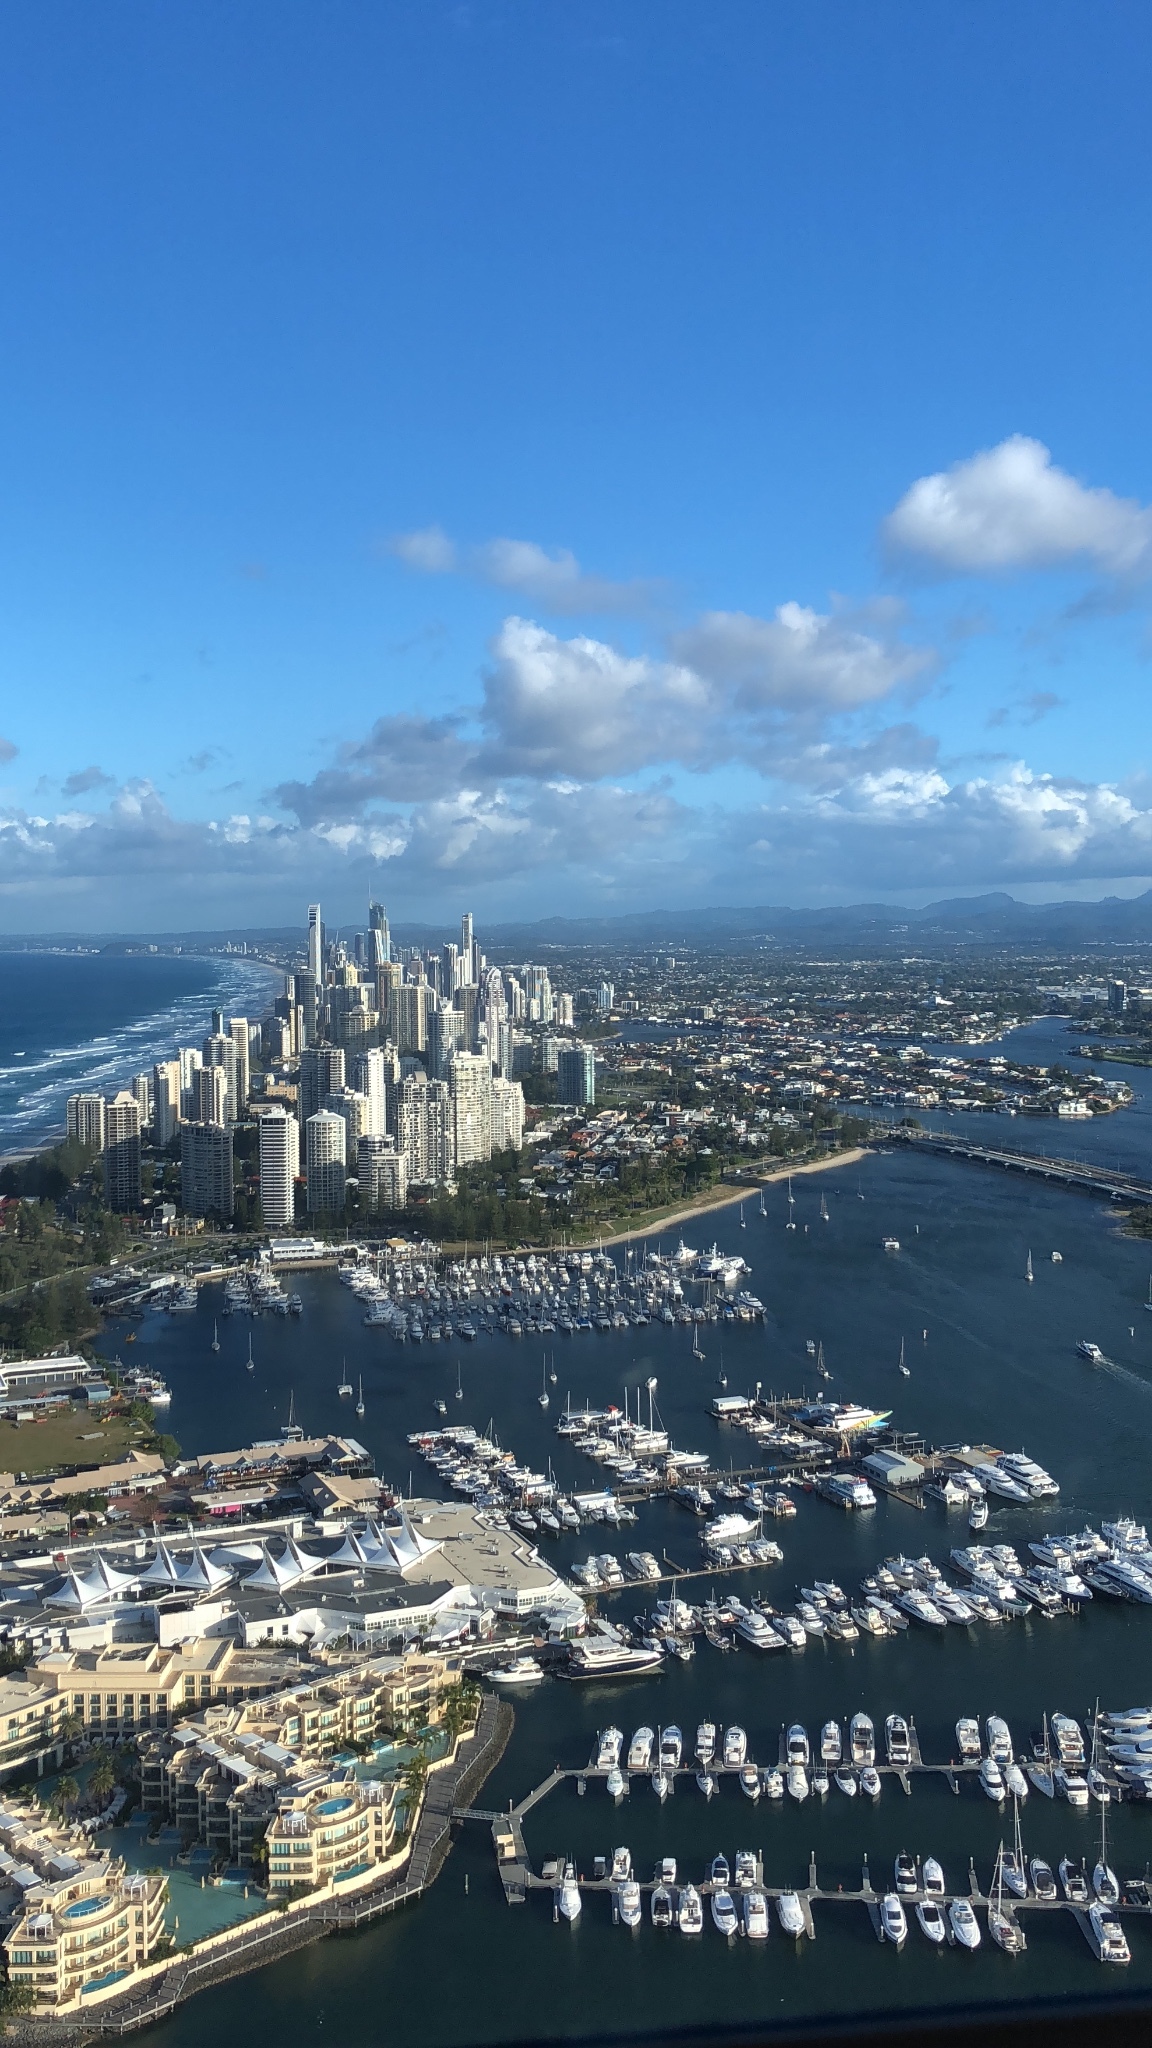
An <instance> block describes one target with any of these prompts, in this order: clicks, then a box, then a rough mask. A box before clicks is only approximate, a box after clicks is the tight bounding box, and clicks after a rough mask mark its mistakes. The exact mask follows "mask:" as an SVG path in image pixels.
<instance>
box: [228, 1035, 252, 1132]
mask: <svg viewBox="0 0 1152 2048" xmlns="http://www.w3.org/2000/svg"><path fill="white" fill-rule="evenodd" d="M228 1036H229V1038H230V1039H231V1040H232V1043H233V1045H234V1046H235V1047H236V1100H235V1102H234V1103H233V1105H232V1114H233V1116H234V1117H235V1118H236V1119H237V1120H239V1119H240V1118H241V1117H242V1116H243V1115H244V1112H245V1110H246V1109H247V1107H248V1097H249V1095H250V1093H251V1066H252V1048H251V1044H250V1040H249V1027H248V1019H247V1017H229V1019H228Z"/></svg>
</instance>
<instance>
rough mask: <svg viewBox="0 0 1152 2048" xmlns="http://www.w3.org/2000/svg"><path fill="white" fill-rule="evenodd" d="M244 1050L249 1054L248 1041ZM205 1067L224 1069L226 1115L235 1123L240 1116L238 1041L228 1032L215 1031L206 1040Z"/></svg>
mask: <svg viewBox="0 0 1152 2048" xmlns="http://www.w3.org/2000/svg"><path fill="white" fill-rule="evenodd" d="M244 1049H245V1052H247V1040H245V1048H244ZM204 1065H205V1066H206V1067H221V1068H223V1071H224V1077H225V1083H226V1090H225V1102H224V1114H225V1116H227V1117H229V1118H230V1119H231V1120H232V1122H233V1123H235V1122H236V1119H237V1118H238V1116H239V1115H240V1108H239V1095H240V1079H239V1066H240V1061H239V1052H238V1049H237V1046H236V1041H235V1039H233V1038H230V1037H229V1036H228V1033H227V1032H226V1031H214V1032H213V1033H212V1036H211V1038H206V1039H205V1040H204Z"/></svg>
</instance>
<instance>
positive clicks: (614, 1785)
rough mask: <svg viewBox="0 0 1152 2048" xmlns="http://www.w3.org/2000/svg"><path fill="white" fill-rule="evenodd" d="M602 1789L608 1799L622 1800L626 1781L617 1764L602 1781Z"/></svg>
mask: <svg viewBox="0 0 1152 2048" xmlns="http://www.w3.org/2000/svg"><path fill="white" fill-rule="evenodd" d="M604 1789H605V1791H606V1792H607V1794H608V1797H609V1799H623V1797H624V1794H625V1793H626V1792H627V1790H628V1780H627V1778H626V1777H625V1776H624V1773H623V1771H622V1770H621V1769H620V1766H619V1764H616V1765H614V1766H613V1768H612V1769H611V1770H610V1771H609V1773H608V1776H607V1777H606V1778H605V1780H604Z"/></svg>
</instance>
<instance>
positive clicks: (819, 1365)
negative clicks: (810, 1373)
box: [816, 1340, 832, 1380]
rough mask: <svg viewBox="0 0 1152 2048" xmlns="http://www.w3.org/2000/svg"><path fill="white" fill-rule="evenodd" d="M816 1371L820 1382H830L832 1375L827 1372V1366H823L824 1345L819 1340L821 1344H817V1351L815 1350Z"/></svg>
mask: <svg viewBox="0 0 1152 2048" xmlns="http://www.w3.org/2000/svg"><path fill="white" fill-rule="evenodd" d="M816 1370H817V1372H818V1373H819V1375H820V1378H821V1379H822V1380H830V1379H831V1377H832V1375H831V1373H830V1372H829V1370H828V1367H827V1366H826V1365H825V1363H824V1343H823V1340H821V1342H820V1343H819V1345H818V1346H817V1349H816Z"/></svg>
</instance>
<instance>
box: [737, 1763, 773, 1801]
mask: <svg viewBox="0 0 1152 2048" xmlns="http://www.w3.org/2000/svg"><path fill="white" fill-rule="evenodd" d="M777 1775H779V1773H777ZM740 1790H741V1791H742V1792H743V1794H744V1796H745V1798H746V1799H752V1800H756V1799H759V1797H760V1773H759V1771H758V1770H757V1768H756V1766H755V1764H744V1765H742V1767H741V1770H740Z"/></svg>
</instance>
